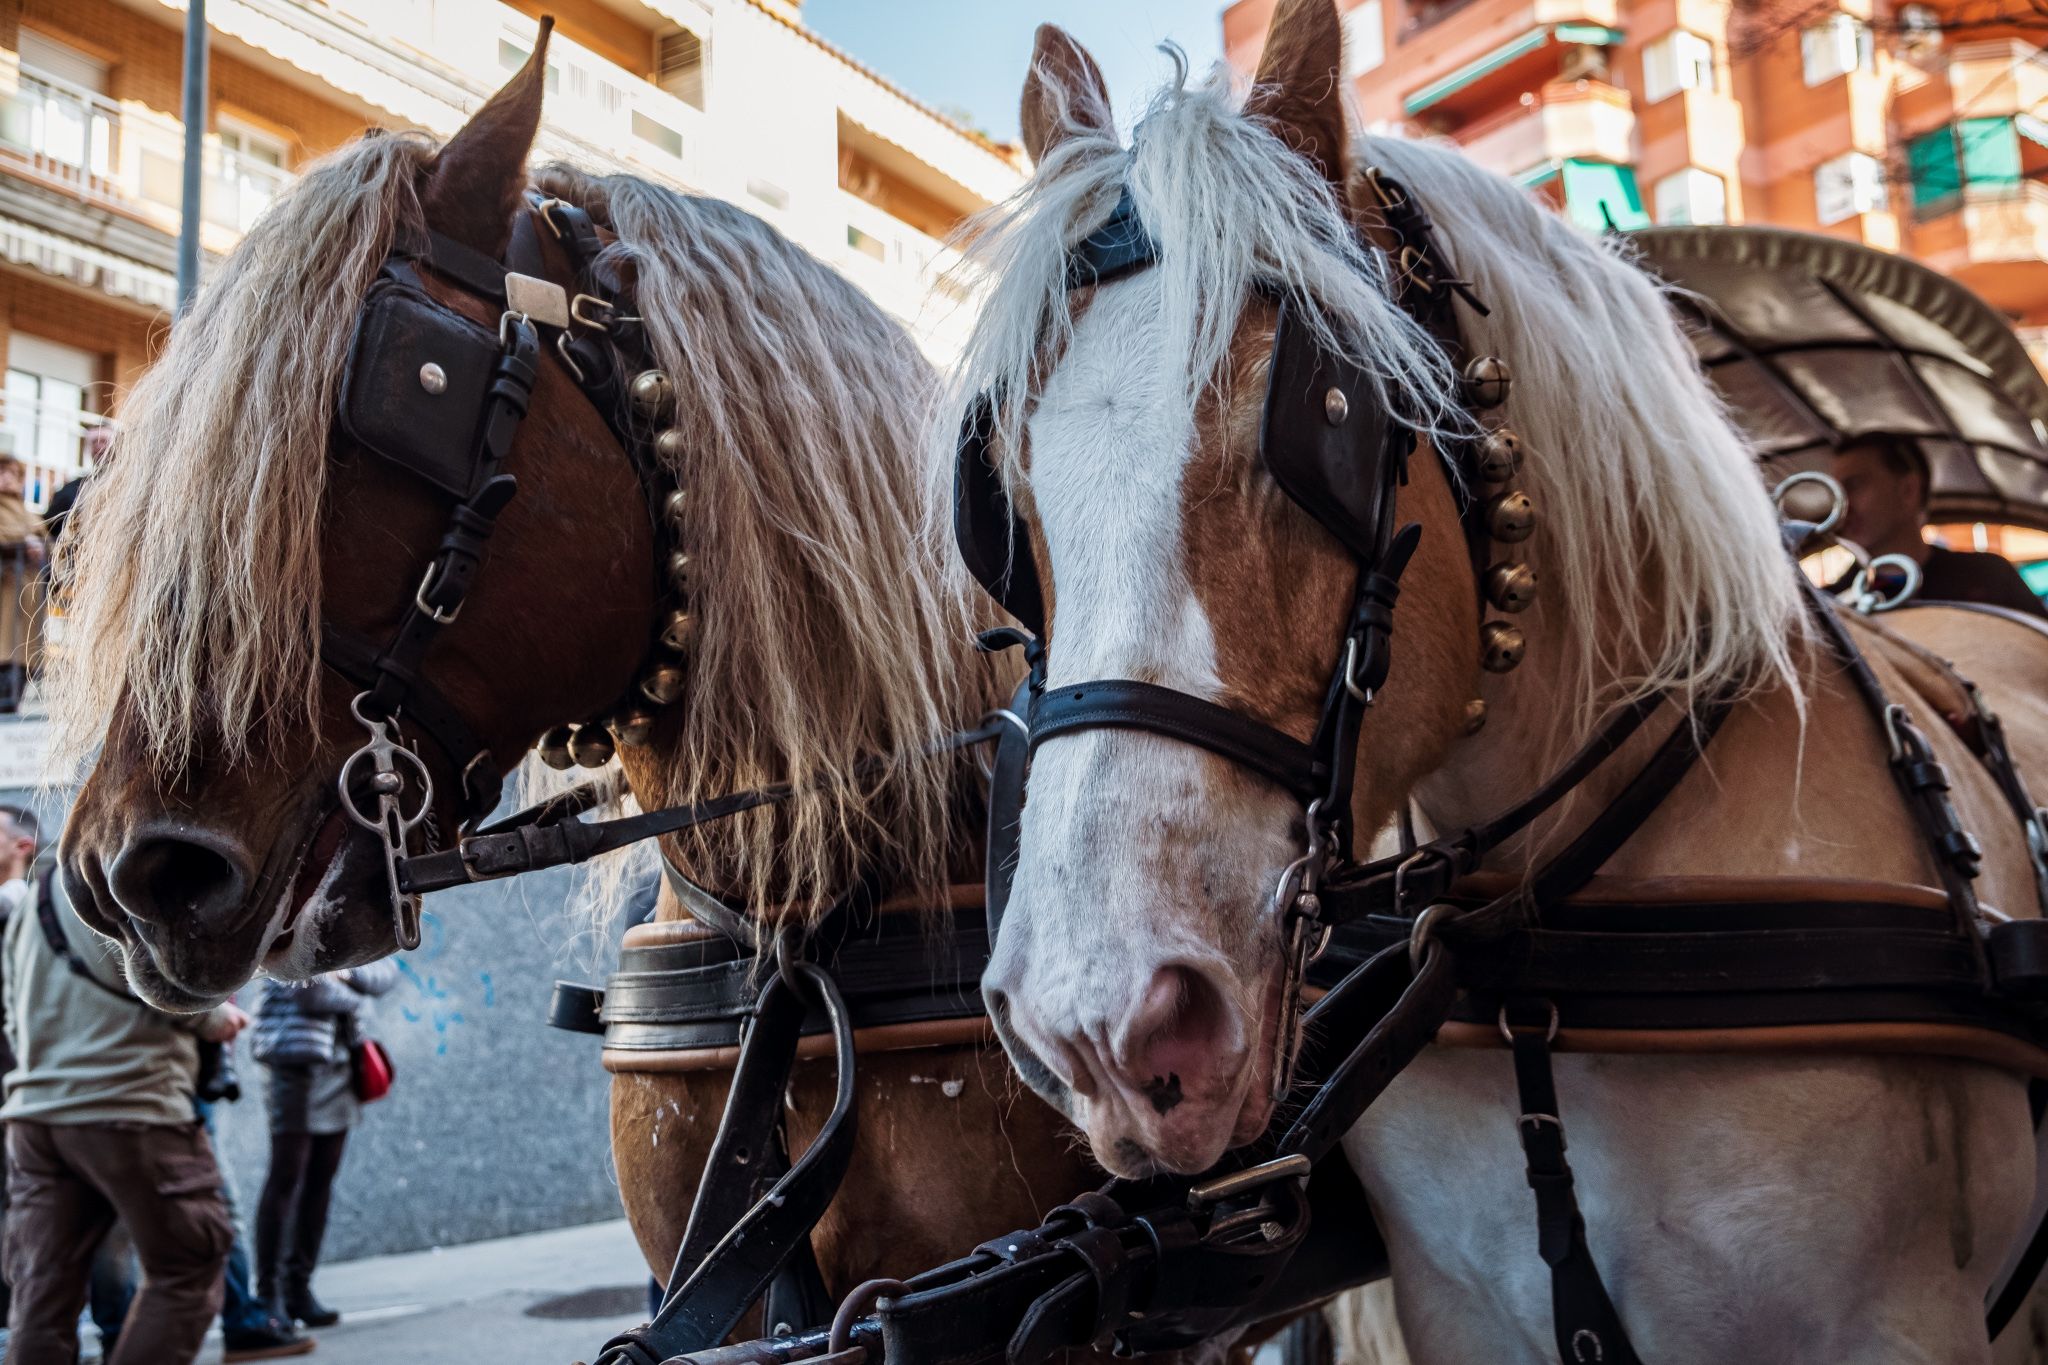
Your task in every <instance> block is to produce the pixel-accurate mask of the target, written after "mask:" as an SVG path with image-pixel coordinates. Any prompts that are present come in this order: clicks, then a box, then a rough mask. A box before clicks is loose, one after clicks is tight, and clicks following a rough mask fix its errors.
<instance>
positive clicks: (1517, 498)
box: [1486, 490, 1536, 545]
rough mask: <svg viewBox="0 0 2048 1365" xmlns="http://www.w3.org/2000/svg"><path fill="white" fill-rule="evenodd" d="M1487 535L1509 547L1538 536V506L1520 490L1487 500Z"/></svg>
mask: <svg viewBox="0 0 2048 1365" xmlns="http://www.w3.org/2000/svg"><path fill="white" fill-rule="evenodd" d="M1486 534H1488V535H1490V536H1492V537H1493V538H1494V539H1495V540H1498V541H1502V542H1505V543H1506V544H1509V545H1513V544H1515V543H1517V542H1518V541H1524V540H1527V539H1528V538H1529V537H1530V536H1532V535H1534V534H1536V504H1535V503H1533V502H1531V501H1529V495H1528V494H1527V493H1523V492H1521V491H1519V490H1517V491H1515V492H1512V493H1503V494H1501V495H1500V496H1499V497H1497V498H1489V499H1487V503H1486Z"/></svg>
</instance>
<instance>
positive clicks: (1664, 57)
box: [1643, 28, 1714, 104]
mask: <svg viewBox="0 0 2048 1365" xmlns="http://www.w3.org/2000/svg"><path fill="white" fill-rule="evenodd" d="M1713 88H1714V45H1713V44H1712V43H1710V42H1708V41H1707V40H1706V39H1705V38H1702V37H1700V36H1699V35H1698V34H1697V33H1687V32H1686V31H1685V30H1684V29H1682V28H1681V29H1673V30H1672V31H1671V32H1669V33H1667V34H1665V35H1664V36H1663V37H1662V38H1659V39H1658V40H1657V41H1656V42H1654V43H1651V44H1650V45H1649V46H1648V47H1646V48H1644V49H1643V100H1644V102H1645V103H1648V104H1655V103H1657V102H1658V101H1659V100H1665V99H1669V98H1670V97H1671V96H1673V95H1675V94H1677V93H1678V92H1679V91H1681V90H1712V89H1713Z"/></svg>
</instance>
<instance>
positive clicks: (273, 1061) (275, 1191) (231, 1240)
mask: <svg viewBox="0 0 2048 1365" xmlns="http://www.w3.org/2000/svg"><path fill="white" fill-rule="evenodd" d="M50 842H54V841H50ZM54 873H55V869H54V858H53V857H52V856H51V850H50V849H49V848H48V847H46V846H45V841H44V840H42V839H41V838H40V837H39V831H38V827H37V822H36V818H35V816H34V815H33V813H31V812H30V811H28V810H26V809H24V808H22V807H18V806H0V917H4V918H5V921H6V928H5V952H4V956H0V971H4V982H0V1001H4V1006H5V1015H6V1030H5V1037H6V1051H7V1056H5V1057H4V1058H0V1061H4V1064H5V1067H6V1078H5V1102H4V1103H0V1123H4V1124H5V1127H6V1155H7V1181H6V1203H5V1215H4V1216H5V1234H4V1239H0V1281H4V1286H0V1291H4V1294H5V1296H6V1298H7V1300H8V1302H7V1307H6V1322H7V1333H6V1337H7V1341H6V1355H5V1360H6V1362H7V1365H50V1363H51V1362H71V1361H76V1360H77V1359H78V1358H79V1353H80V1345H81V1343H80V1323H81V1316H82V1315H83V1316H85V1317H87V1318H89V1319H90V1321H91V1322H92V1324H93V1325H94V1327H95V1328H96V1329H97V1331H98V1334H99V1345H100V1349H101V1354H102V1358H103V1359H104V1360H105V1361H106V1362H107V1363H108V1365H144V1363H145V1362H147V1363H148V1365H181V1363H183V1362H190V1361H191V1360H193V1359H194V1358H195V1357H196V1356H197V1355H198V1353H199V1349H200V1346H201V1343H202V1342H203V1341H204V1339H205V1337H206V1334H207V1332H208V1330H209V1328H210V1327H211V1326H212V1325H213V1323H214V1321H215V1320H216V1318H217V1319H218V1320H219V1323H220V1327H221V1335H222V1343H223V1347H224V1356H225V1359H226V1360H229V1361H243V1360H262V1359H271V1358H276V1357H283V1356H292V1355H302V1354H305V1353H307V1352H309V1351H311V1350H313V1349H314V1344H315V1343H314V1339H313V1337H312V1336H311V1335H310V1334H309V1333H308V1332H306V1331H305V1330H304V1329H305V1328H318V1327H326V1326H331V1325H333V1324H334V1323H336V1322H338V1321H339V1320H340V1315H339V1314H338V1313H336V1312H335V1311H334V1310H332V1309H330V1308H328V1307H327V1306H326V1305H324V1304H322V1303H321V1302H320V1300H319V1299H318V1298H317V1297H316V1296H315V1295H314V1292H313V1271H314V1268H315V1266H316V1265H317V1263H318V1261H319V1255H320V1247H321V1242H322V1239H323V1236H324V1234H325V1231H326V1225H327V1208H328V1202H329V1197H330V1194H331V1191H332V1188H333V1182H334V1177H335V1174H336V1172H337V1171H338V1170H339V1169H340V1165H341V1157H342V1152H343V1149H344V1145H345V1143H346V1139H347V1134H348V1130H349V1129H350V1127H352V1126H353V1125H354V1123H355V1120H356V1118H357V1115H358V1112H359V1103H358V1101H357V1099H356V1096H355V1093H354V1089H353V1084H352V1072H353V1068H352V1065H351V1058H352V1055H353V1050H354V1045H355V1043H356V1040H357V1039H358V1038H359V1037H360V1036H361V1029H360V1026H359V1025H358V1023H357V1019H358V1016H359V1015H360V1014H361V1013H362V1012H363V1010H364V1009H365V1007H366V1005H367V1004H368V1002H370V1001H371V1000H373V999H374V998H375V997H376V996H378V995H381V994H383V993H384V992H386V991H388V990H389V989H390V988H391V987H392V986H393V985H394V984H396V982H397V980H398V970H397V967H396V965H395V964H393V963H391V962H389V961H386V962H380V963H375V964H371V965H369V966H366V967H359V968H355V969H353V970H351V971H346V972H335V973H330V974H328V975H326V976H322V977H319V978H316V979H315V980H312V981H308V982H279V981H265V982H263V983H262V985H261V987H260V988H259V991H258V994H257V1004H256V1015H255V1018H254V1020H253V1021H252V1020H251V1018H250V1016H249V1015H248V1014H246V1013H244V1012H243V1010H242V1009H241V1008H240V1007H239V1006H237V1005H235V1004H234V1003H231V1002H230V1003H223V1004H220V1005H217V1006H215V1007H214V1008H213V1009H211V1010H208V1011H206V1012H205V1013H202V1014H195V1015H174V1014H166V1013H163V1012H161V1011H159V1010H156V1009H154V1008H152V1007H150V1006H149V1005H147V1004H145V1003H144V1002H142V1001H141V1000H140V999H138V998H137V997H136V996H135V995H134V994H133V993H132V992H131V991H130V990H129V989H128V987H127V985H126V983H125V981H124V979H123V978H122V976H121V974H120V969H119V962H118V959H117V958H116V957H115V956H114V955H113V954H112V951H111V949H110V948H109V946H108V945H107V944H106V943H105V942H104V941H102V940H100V939H99V938H98V937H97V936H96V935H94V934H93V933H92V932H91V931H90V930H88V929H87V928H86V927H85V926H84V924H83V923H82V922H81V921H80V920H79V919H78V918H77V917H76V916H75V915H74V914H73V913H72V911H71V908H70V905H69V903H68V900H67V898H66V896H65V893H64V887H63V882H62V878H61V877H59V876H56V875H54ZM252 1022H253V1035H254V1040H255V1046H254V1049H253V1052H254V1055H255V1058H256V1060H257V1061H258V1062H259V1063H261V1064H262V1065H263V1066H264V1068H265V1070H266V1072H267V1076H268V1084H267V1086H266V1087H265V1090H266V1096H265V1108H266V1112H267V1116H268V1119H269V1126H270V1134H271V1162H270V1169H269V1172H268V1175H267V1176H266V1178H265V1180H264V1183H263V1191H262V1195H261V1197H260V1199H259V1200H258V1203H257V1209H256V1229H255V1231H256V1238H255V1256H254V1259H253V1262H252V1260H251V1258H250V1256H249V1254H248V1250H247V1244H246V1243H245V1241H244V1239H243V1237H242V1233H241V1229H240V1226H239V1220H238V1219H237V1217H236V1198H235V1187H234V1183H233V1181H232V1180H231V1179H230V1178H229V1173H228V1172H227V1170H226V1169H225V1168H224V1166H223V1165H222V1164H221V1162H220V1160H219V1156H218V1153H217V1150H216V1147H215V1143H214V1140H213V1131H214V1114H215V1110H216V1107H217V1106H218V1105H219V1104H222V1103H226V1102H232V1101H233V1100H234V1099H236V1098H238V1097H239V1084H238V1082H237V1080H236V1079H235V1076H234V1072H233V1068H232V1066H231V1065H230V1064H229V1063H230V1061H231V1059H232V1056H233V1051H232V1049H233V1047H234V1043H235V1039H236V1038H237V1036H238V1035H240V1034H241V1033H242V1032H244V1031H245V1030H250V1029H251V1026H252ZM252 1270H253V1276H252V1273H251V1272H252Z"/></svg>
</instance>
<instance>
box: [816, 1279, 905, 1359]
mask: <svg viewBox="0 0 2048 1365" xmlns="http://www.w3.org/2000/svg"><path fill="white" fill-rule="evenodd" d="M909 1292H910V1286H909V1285H907V1284H905V1283H903V1281H901V1280H890V1279H879V1280H867V1281H864V1282H862V1283H860V1284H857V1285H855V1286H854V1287H853V1288H852V1289H851V1290H850V1291H848V1293H847V1295H846V1297H845V1298H843V1299H841V1300H840V1301H839V1311H838V1312H836V1313H834V1314H833V1315H832V1335H831V1336H829V1337H827V1338H826V1341H825V1356H824V1358H825V1359H826V1360H833V1361H836V1360H839V1359H840V1357H841V1356H842V1355H843V1356H844V1357H845V1358H846V1365H854V1362H856V1361H860V1360H864V1359H866V1358H867V1348H866V1347H865V1346H855V1345H854V1344H853V1324H854V1323H855V1322H857V1321H859V1320H860V1318H861V1317H862V1316H863V1315H864V1314H866V1312H867V1311H868V1307H869V1306H870V1305H871V1304H878V1303H880V1302H881V1300H882V1298H883V1296H884V1295H890V1294H908V1293H909ZM856 1351H858V1352H859V1353H860V1354H858V1355H855V1354H854V1352H856Z"/></svg>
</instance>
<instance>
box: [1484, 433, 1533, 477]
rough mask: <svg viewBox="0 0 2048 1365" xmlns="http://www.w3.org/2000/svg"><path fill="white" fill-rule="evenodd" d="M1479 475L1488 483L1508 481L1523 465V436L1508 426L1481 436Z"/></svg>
mask: <svg viewBox="0 0 2048 1365" xmlns="http://www.w3.org/2000/svg"><path fill="white" fill-rule="evenodd" d="M1477 453H1478V465H1479V477H1480V478H1482V479H1484V480H1485V481H1486V482H1488V483H1506V482H1507V481H1508V480H1509V479H1512V478H1513V477H1515V471H1516V470H1518V469H1520V468H1521V467H1522V438H1521V437H1519V436H1517V435H1515V433H1514V432H1512V431H1510V430H1508V429H1507V428H1506V427H1501V428H1500V429H1498V430H1496V431H1489V432H1487V433H1486V434H1485V435H1484V436H1482V437H1480V438H1479V446H1478V452H1477Z"/></svg>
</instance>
